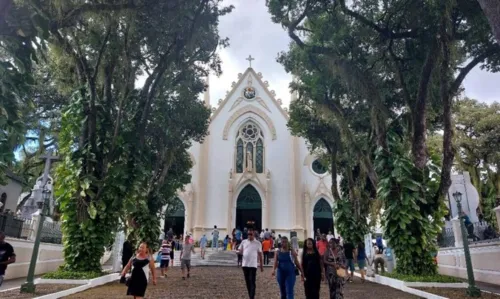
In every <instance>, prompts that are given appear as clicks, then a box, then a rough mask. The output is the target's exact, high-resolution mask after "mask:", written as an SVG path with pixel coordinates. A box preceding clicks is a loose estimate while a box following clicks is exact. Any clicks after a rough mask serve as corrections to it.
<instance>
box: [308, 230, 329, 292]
mask: <svg viewBox="0 0 500 299" xmlns="http://www.w3.org/2000/svg"><path fill="white" fill-rule="evenodd" d="M315 243H316V242H314V239H312V238H309V239H307V240H306V242H305V243H304V248H303V250H302V269H303V270H304V290H305V294H306V299H319V290H320V287H321V281H322V280H323V279H324V277H325V274H324V269H325V267H324V266H323V259H322V258H321V256H320V255H319V252H318V248H316V244H315Z"/></svg>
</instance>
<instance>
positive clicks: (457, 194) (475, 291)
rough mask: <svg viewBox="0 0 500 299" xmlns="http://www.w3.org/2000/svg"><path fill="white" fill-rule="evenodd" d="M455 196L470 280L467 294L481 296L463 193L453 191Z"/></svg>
mask: <svg viewBox="0 0 500 299" xmlns="http://www.w3.org/2000/svg"><path fill="white" fill-rule="evenodd" d="M453 197H454V198H455V201H456V202H457V209H458V219H459V220H460V230H461V231H462V240H463V243H464V255H465V264H466V265H467V279H468V282H469V287H468V288H467V294H468V295H469V296H471V297H481V290H479V289H478V288H477V287H476V281H475V279H474V271H473V269H472V261H471V258H470V251H469V240H468V238H467V235H468V234H467V230H466V229H465V224H464V219H463V217H462V203H461V202H462V193H460V192H458V191H457V192H455V193H453Z"/></svg>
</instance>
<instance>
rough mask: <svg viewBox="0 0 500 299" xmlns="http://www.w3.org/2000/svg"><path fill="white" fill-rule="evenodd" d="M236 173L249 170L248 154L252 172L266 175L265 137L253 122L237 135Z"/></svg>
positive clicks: (244, 126)
mask: <svg viewBox="0 0 500 299" xmlns="http://www.w3.org/2000/svg"><path fill="white" fill-rule="evenodd" d="M236 145H237V146H236V172H237V173H242V172H243V171H244V169H247V168H248V166H249V165H248V162H249V161H248V157H247V155H248V153H250V155H251V156H250V157H251V160H252V171H256V172H257V173H264V135H263V134H262V131H261V130H260V128H259V126H258V125H257V124H256V123H254V122H253V121H248V122H246V123H245V124H244V125H243V126H241V128H240V129H239V130H238V133H237V135H236Z"/></svg>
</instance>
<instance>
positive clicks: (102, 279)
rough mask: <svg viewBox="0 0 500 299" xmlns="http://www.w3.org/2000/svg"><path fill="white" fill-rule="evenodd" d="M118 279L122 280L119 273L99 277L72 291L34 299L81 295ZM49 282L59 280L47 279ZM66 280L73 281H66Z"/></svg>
mask: <svg viewBox="0 0 500 299" xmlns="http://www.w3.org/2000/svg"><path fill="white" fill-rule="evenodd" d="M118 279H120V274H119V273H113V274H109V275H105V276H101V277H98V278H94V279H89V280H87V283H86V284H84V285H82V286H79V287H76V288H72V289H69V290H64V291H61V292H57V293H52V294H48V295H44V296H40V297H36V298H34V299H57V298H61V297H65V296H69V295H73V294H76V293H80V292H83V291H85V290H88V289H90V288H94V287H97V286H100V285H103V284H106V283H109V282H113V281H115V280H118ZM47 280H52V281H54V280H57V279H47ZM65 280H67V281H72V280H71V279H65ZM63 284H64V283H63Z"/></svg>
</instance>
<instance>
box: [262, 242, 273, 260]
mask: <svg viewBox="0 0 500 299" xmlns="http://www.w3.org/2000/svg"><path fill="white" fill-rule="evenodd" d="M271 245H272V244H271V240H269V239H265V240H264V241H262V252H263V253H264V265H269V252H270V251H271Z"/></svg>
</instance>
